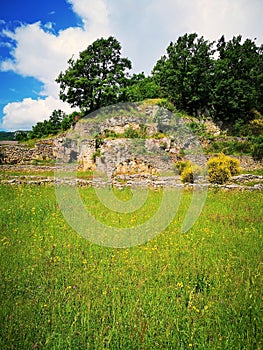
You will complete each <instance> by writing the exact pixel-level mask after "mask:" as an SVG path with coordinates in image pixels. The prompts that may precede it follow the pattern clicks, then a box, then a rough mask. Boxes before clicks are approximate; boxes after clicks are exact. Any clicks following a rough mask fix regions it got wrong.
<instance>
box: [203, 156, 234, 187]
mask: <svg viewBox="0 0 263 350" xmlns="http://www.w3.org/2000/svg"><path fill="white" fill-rule="evenodd" d="M207 166H208V180H209V181H210V182H211V183H217V184H223V183H225V182H227V181H228V180H229V179H230V177H231V176H233V175H236V174H238V173H239V171H240V162H239V160H238V159H236V158H231V157H229V156H226V155H224V154H220V155H219V156H217V157H214V158H210V159H209V161H208V162H207Z"/></svg>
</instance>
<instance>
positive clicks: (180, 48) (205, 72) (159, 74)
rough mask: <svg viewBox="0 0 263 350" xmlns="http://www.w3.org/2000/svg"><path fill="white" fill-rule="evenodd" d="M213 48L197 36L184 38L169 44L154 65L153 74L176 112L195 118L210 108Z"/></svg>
mask: <svg viewBox="0 0 263 350" xmlns="http://www.w3.org/2000/svg"><path fill="white" fill-rule="evenodd" d="M212 46H213V44H211V43H209V42H208V41H205V40H204V38H203V37H201V38H198V36H197V34H185V35H184V36H182V37H179V39H178V40H177V42H175V43H173V42H171V43H170V45H169V46H168V48H167V56H163V57H162V58H161V59H160V60H159V61H158V62H157V64H156V65H155V67H154V69H153V74H154V77H155V79H156V81H157V82H158V84H159V85H160V87H161V91H162V93H163V95H164V96H165V97H168V98H169V99H170V100H171V101H172V102H173V103H174V104H175V106H176V107H177V108H178V109H181V110H184V111H186V112H188V113H190V114H198V113H202V111H204V110H205V109H206V108H207V107H208V106H209V105H210V103H211V100H210V96H211V82H212V76H211V68H212V65H213V60H212V55H213V53H214V50H213V48H212Z"/></svg>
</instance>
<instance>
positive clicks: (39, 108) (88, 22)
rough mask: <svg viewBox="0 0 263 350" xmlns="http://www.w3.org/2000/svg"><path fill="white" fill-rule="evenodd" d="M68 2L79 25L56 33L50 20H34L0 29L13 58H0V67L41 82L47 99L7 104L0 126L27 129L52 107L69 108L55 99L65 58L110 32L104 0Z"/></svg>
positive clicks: (42, 93)
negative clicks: (10, 41) (48, 21)
mask: <svg viewBox="0 0 263 350" xmlns="http://www.w3.org/2000/svg"><path fill="white" fill-rule="evenodd" d="M68 3H70V4H71V5H72V9H73V11H74V12H76V13H77V14H78V15H79V16H80V17H81V18H82V19H83V27H82V28H80V27H70V28H67V29H65V30H61V31H60V32H59V33H58V35H55V34H54V33H53V32H52V31H51V30H50V29H52V24H51V23H46V24H44V26H42V23H41V22H36V23H33V24H28V25H21V26H19V27H17V28H16V29H15V31H14V32H12V31H7V30H6V31H4V32H3V34H4V35H5V36H6V37H7V38H9V39H11V40H12V41H13V42H14V43H15V45H14V46H13V49H12V50H11V56H12V58H11V59H7V60H4V61H2V62H1V63H0V70H1V71H13V72H15V73H17V74H20V75H22V76H26V77H34V78H36V79H37V80H39V81H40V82H42V83H43V90H42V91H41V95H42V96H48V98H45V99H39V100H32V99H31V98H30V99H24V100H23V101H22V102H14V103H9V104H8V105H6V106H5V107H4V110H3V112H4V114H5V116H4V118H3V121H2V124H0V127H1V128H7V129H14V128H19V129H27V128H30V127H31V126H32V125H34V124H35V123H36V122H37V121H41V120H43V118H48V117H49V115H50V108H51V107H52V108H53V109H58V108H61V109H63V110H64V111H65V112H66V110H65V108H66V109H68V107H65V104H62V102H60V101H59V100H58V91H59V88H58V85H57V84H56V82H55V79H56V77H57V76H58V74H59V72H60V71H63V70H65V69H66V68H67V66H68V64H67V61H68V59H69V58H70V57H72V55H73V54H74V55H75V56H77V55H78V53H79V52H80V51H82V50H84V49H85V48H86V47H87V46H88V45H89V44H91V43H92V42H93V41H94V40H96V39H97V38H98V37H102V36H107V35H110V30H109V21H108V9H107V7H106V5H105V2H104V0H98V1H96V2H94V1H90V0H68ZM62 107H63V108H62ZM51 112H52V111H51Z"/></svg>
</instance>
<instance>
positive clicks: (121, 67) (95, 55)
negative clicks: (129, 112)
mask: <svg viewBox="0 0 263 350" xmlns="http://www.w3.org/2000/svg"><path fill="white" fill-rule="evenodd" d="M68 63H69V68H68V69H67V70H66V71H65V72H64V73H62V72H61V73H60V74H59V76H58V78H57V80H56V82H58V83H59V84H60V98H61V99H62V101H67V102H68V103H69V104H70V105H71V106H72V107H79V108H81V109H82V110H85V112H91V111H94V110H96V109H98V108H100V107H103V106H107V105H110V104H113V103H116V102H118V100H119V98H120V96H121V92H122V89H123V88H124V87H125V86H126V84H127V72H126V70H127V69H131V67H132V64H131V61H130V60H129V59H128V58H122V57H121V45H120V43H119V42H118V41H117V40H116V39H115V38H114V37H112V36H110V37H109V38H108V39H104V38H101V39H98V40H96V41H95V42H94V43H93V44H91V45H90V46H88V48H87V49H86V50H84V51H82V52H80V55H79V58H78V59H77V60H76V61H74V60H73V58H71V59H70V60H69V61H68Z"/></svg>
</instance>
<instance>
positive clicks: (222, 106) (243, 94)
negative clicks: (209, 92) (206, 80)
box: [213, 35, 263, 124]
mask: <svg viewBox="0 0 263 350" xmlns="http://www.w3.org/2000/svg"><path fill="white" fill-rule="evenodd" d="M241 41H242V37H241V36H240V35H239V36H237V37H233V39H232V40H230V41H228V42H226V41H225V38H224V36H222V37H221V39H220V40H219V41H218V43H217V51H218V53H219V58H218V59H217V60H216V61H215V65H214V72H213V78H214V79H213V81H214V84H213V107H214V110H215V117H216V118H217V119H219V120H222V121H228V122H231V123H232V124H233V123H234V122H235V121H236V120H237V119H242V120H245V121H247V120H249V119H250V118H251V111H252V109H255V108H256V109H258V110H259V111H262V107H263V106H262V101H263V95H262V87H263V74H262V71H263V57H262V56H263V55H262V53H263V51H262V48H263V46H262V47H257V46H256V44H255V42H253V41H251V40H250V39H246V40H245V41H244V43H242V42H241Z"/></svg>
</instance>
